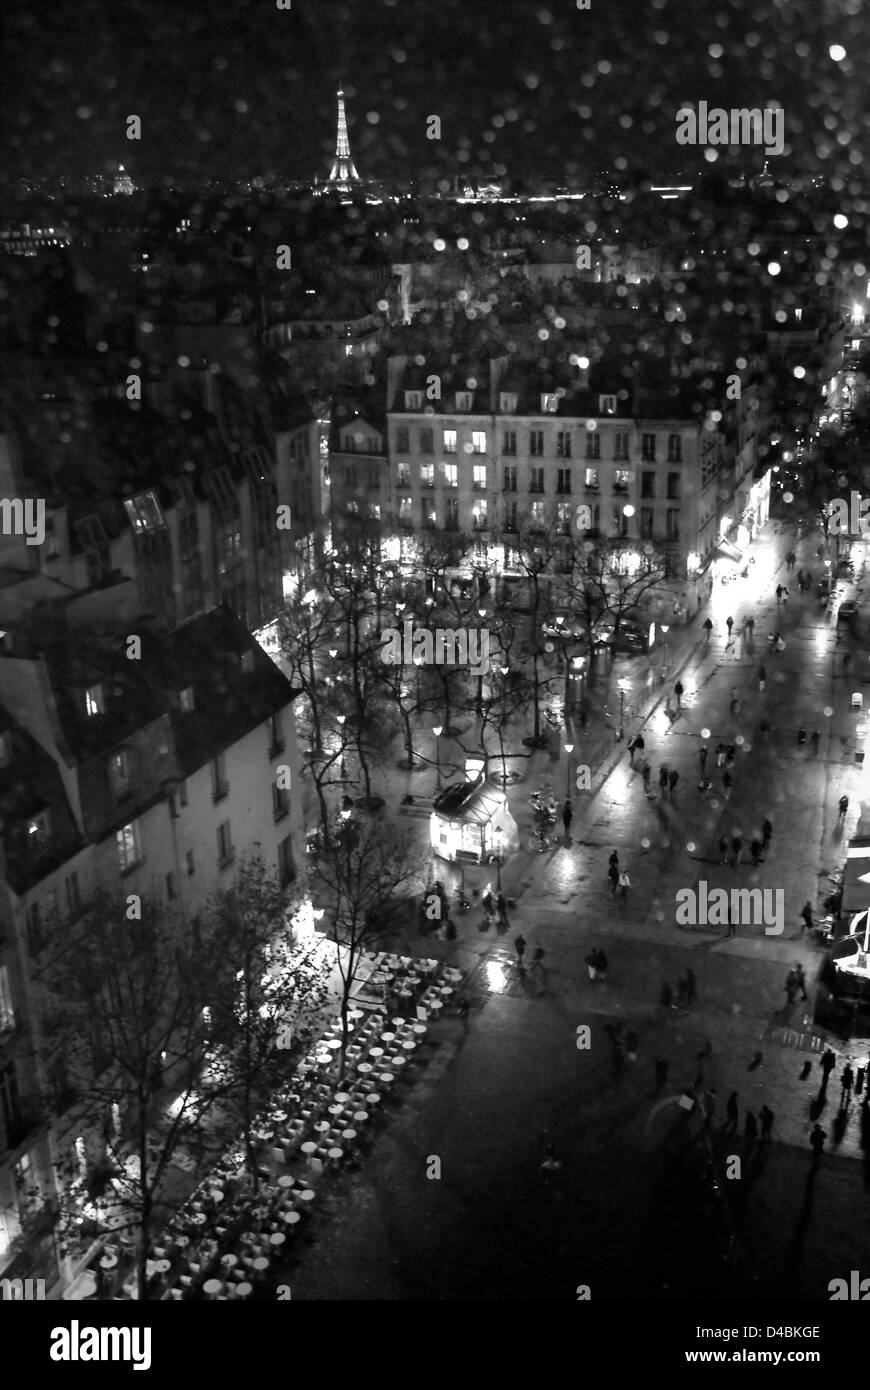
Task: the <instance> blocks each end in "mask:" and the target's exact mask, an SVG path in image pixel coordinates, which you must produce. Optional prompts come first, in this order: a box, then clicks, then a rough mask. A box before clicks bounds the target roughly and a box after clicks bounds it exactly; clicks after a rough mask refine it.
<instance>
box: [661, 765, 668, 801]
mask: <svg viewBox="0 0 870 1390" xmlns="http://www.w3.org/2000/svg"><path fill="white" fill-rule="evenodd" d="M667 789H668V767H667V764H666V763H663V764H662V766H661V768H660V770H659V790H660V791H661V793H662V795H664V793H665V792H666V791H667Z"/></svg>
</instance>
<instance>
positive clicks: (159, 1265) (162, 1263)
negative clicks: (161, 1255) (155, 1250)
mask: <svg viewBox="0 0 870 1390" xmlns="http://www.w3.org/2000/svg"><path fill="white" fill-rule="evenodd" d="M171 1268H172V1264H171V1262H170V1261H169V1260H155V1261H154V1273H155V1274H168V1273H169V1271H170V1269H171Z"/></svg>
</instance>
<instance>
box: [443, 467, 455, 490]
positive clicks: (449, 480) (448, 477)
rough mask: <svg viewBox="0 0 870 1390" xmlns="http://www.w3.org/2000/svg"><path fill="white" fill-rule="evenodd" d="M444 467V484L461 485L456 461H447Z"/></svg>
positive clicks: (446, 485)
mask: <svg viewBox="0 0 870 1390" xmlns="http://www.w3.org/2000/svg"><path fill="white" fill-rule="evenodd" d="M443 467H444V486H445V487H459V467H458V465H457V464H455V463H445V464H444V465H443Z"/></svg>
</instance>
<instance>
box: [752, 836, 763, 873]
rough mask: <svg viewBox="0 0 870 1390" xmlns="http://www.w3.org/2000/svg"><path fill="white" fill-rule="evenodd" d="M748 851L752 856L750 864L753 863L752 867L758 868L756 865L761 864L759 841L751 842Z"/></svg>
mask: <svg viewBox="0 0 870 1390" xmlns="http://www.w3.org/2000/svg"><path fill="white" fill-rule="evenodd" d="M749 849H750V852H751V854H752V863H753V866H754V867H755V868H758V865H759V864H760V863H761V862H762V854H761V849H762V845H761V841H760V840H753V841H752V844H751V845H750V846H749Z"/></svg>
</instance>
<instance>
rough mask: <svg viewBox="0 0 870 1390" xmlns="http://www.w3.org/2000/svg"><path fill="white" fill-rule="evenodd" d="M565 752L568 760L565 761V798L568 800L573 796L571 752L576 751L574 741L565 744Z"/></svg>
mask: <svg viewBox="0 0 870 1390" xmlns="http://www.w3.org/2000/svg"><path fill="white" fill-rule="evenodd" d="M565 752H566V754H567V761H566V763H565V800H566V801H568V800H569V799H570V796H571V754H572V753H573V752H574V745H573V743H566V744H565Z"/></svg>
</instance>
